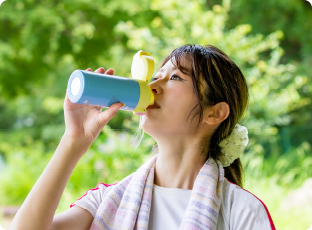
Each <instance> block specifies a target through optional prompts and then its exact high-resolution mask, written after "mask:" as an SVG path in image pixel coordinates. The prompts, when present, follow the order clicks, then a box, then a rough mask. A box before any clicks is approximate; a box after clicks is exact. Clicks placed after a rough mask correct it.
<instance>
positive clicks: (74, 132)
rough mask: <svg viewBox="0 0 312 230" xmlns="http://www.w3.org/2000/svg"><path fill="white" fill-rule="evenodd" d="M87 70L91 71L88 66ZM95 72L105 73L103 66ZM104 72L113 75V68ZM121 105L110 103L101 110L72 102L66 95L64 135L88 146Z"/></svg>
mask: <svg viewBox="0 0 312 230" xmlns="http://www.w3.org/2000/svg"><path fill="white" fill-rule="evenodd" d="M87 71H92V70H91V68H88V69H87ZM95 72H96V73H105V69H104V68H103V67H100V68H98V69H97V70H96V71H95ZM106 74H110V75H113V74H114V70H113V69H108V70H107V71H106ZM121 107H123V103H115V104H112V105H111V106H110V107H109V108H108V109H106V110H105V111H103V112H102V108H103V107H101V106H92V105H88V104H87V105H83V104H77V103H72V102H71V101H70V100H69V98H68V95H67V89H66V96H65V101H64V117H65V126H66V128H65V135H67V136H68V137H70V138H73V139H74V140H73V141H77V142H78V143H79V144H83V145H86V147H90V145H91V144H92V143H93V141H94V140H95V139H96V138H97V137H98V136H99V134H100V132H101V131H102V129H103V128H104V126H105V125H106V124H107V123H108V122H109V120H110V119H112V118H113V117H114V116H115V115H116V114H117V112H118V110H119V109H120V108H121Z"/></svg>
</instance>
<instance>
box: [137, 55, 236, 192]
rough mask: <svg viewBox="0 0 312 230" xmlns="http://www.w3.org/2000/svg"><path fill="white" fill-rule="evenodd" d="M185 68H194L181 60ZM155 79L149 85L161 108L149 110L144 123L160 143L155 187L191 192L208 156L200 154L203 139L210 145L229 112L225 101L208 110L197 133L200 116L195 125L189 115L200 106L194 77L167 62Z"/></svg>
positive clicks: (195, 119)
mask: <svg viewBox="0 0 312 230" xmlns="http://www.w3.org/2000/svg"><path fill="white" fill-rule="evenodd" d="M182 65H183V66H184V67H186V68H187V69H190V67H191V65H190V63H189V61H188V60H187V59H186V58H184V59H182ZM174 75H177V76H174ZM179 77H180V78H181V79H180V78H179ZM155 78H157V79H154V80H153V81H152V82H151V83H150V85H149V86H150V88H151V90H152V92H153V94H154V99H155V101H156V103H157V104H158V105H159V106H160V108H158V109H147V112H146V115H145V116H142V120H141V125H142V128H143V130H144V132H146V133H147V134H149V135H150V136H152V137H153V138H154V139H155V141H156V142H157V144H158V149H159V152H158V157H157V160H156V166H155V175H154V184H156V185H158V186H161V187H166V188H181V189H187V190H192V189H193V185H194V182H195V179H196V177H197V175H198V173H199V171H200V169H201V168H202V166H203V165H204V163H205V161H206V156H202V157H200V154H201V151H200V148H198V147H197V145H198V144H199V143H200V138H202V137H206V138H207V139H208V142H209V140H210V138H211V136H212V134H213V132H214V131H215V130H216V129H217V128H218V126H219V125H220V123H221V122H222V121H223V120H225V119H226V118H227V117H228V115H229V113H230V109H229V106H228V104H227V103H225V102H220V103H218V104H216V105H214V106H213V107H210V108H205V109H204V114H203V115H204V117H203V121H202V123H201V124H200V126H199V129H198V131H197V133H196V125H197V123H198V120H199V115H197V116H196V117H195V118H194V119H193V121H192V122H191V118H192V116H193V114H192V115H191V116H190V118H189V119H188V120H187V115H188V114H189V113H190V111H191V110H192V109H193V108H194V106H195V105H197V104H198V100H197V97H196V94H195V92H194V89H193V83H192V79H191V76H189V75H186V74H183V73H182V72H181V71H180V70H179V69H178V68H176V67H175V66H174V65H173V63H172V62H171V61H168V62H167V63H166V64H165V65H164V66H163V67H162V68H161V69H160V70H159V71H158V72H157V74H156V75H155Z"/></svg>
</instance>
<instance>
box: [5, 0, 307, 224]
mask: <svg viewBox="0 0 312 230" xmlns="http://www.w3.org/2000/svg"><path fill="white" fill-rule="evenodd" d="M311 22H312V7H311V5H310V3H309V2H307V1H305V0H287V1H285V0H275V1H266V2H265V4H264V2H263V0H253V1H249V0H236V1H230V0H223V1H222V0H196V1H191V0H166V1H161V0H149V1H148V0H127V1H121V0H97V1H91V0H70V1H69V0H63V1H47V0H42V1H35V0H24V1H17V0H7V1H5V2H3V3H2V5H1V7H0V207H1V209H0V210H1V213H0V225H1V226H2V227H5V228H8V226H9V223H10V220H11V219H12V218H13V216H14V214H15V213H16V210H17V209H18V207H19V206H21V204H22V203H23V201H24V200H25V198H26V196H27V195H28V193H29V192H30V190H31V188H32V187H33V185H34V184H35V182H36V180H37V179H38V178H39V176H40V175H41V173H42V171H43V170H44V168H45V166H46V165H47V163H48V162H49V160H50V159H51V157H52V155H53V153H54V151H55V150H56V148H57V146H58V144H59V142H60V139H61V137H62V135H63V133H64V130H65V125H64V112H63V102H64V98H65V92H66V88H67V81H68V79H69V76H70V74H71V73H72V72H73V71H74V70H75V69H83V70H84V69H87V68H92V70H93V71H95V70H96V69H97V68H99V67H104V68H105V69H108V68H114V69H115V75H117V76H124V77H131V74H130V70H131V63H132V58H133V55H134V54H135V53H136V52H137V51H138V50H144V51H148V52H150V53H151V56H153V57H154V59H155V64H156V68H155V72H156V70H157V68H158V67H159V64H160V61H161V60H162V58H163V57H165V56H166V55H168V54H169V53H170V51H171V50H172V49H174V48H176V47H178V46H180V45H183V44H187V43H197V44H200V45H206V44H211V45H214V46H216V47H218V48H219V49H221V50H222V51H224V52H225V53H226V54H227V55H228V56H229V57H230V58H231V59H232V60H233V61H234V62H235V63H236V64H237V65H238V66H239V67H240V68H241V70H242V72H243V74H244V75H245V77H246V79H247V81H248V84H249V87H250V93H251V95H250V96H251V101H250V106H249V109H248V111H247V112H246V115H245V116H244V118H243V119H242V121H241V122H240V124H241V125H244V126H246V127H247V128H248V132H249V138H250V141H249V144H248V146H247V148H246V151H245V154H244V156H242V158H241V159H242V161H243V164H244V168H245V184H244V188H245V189H247V190H249V191H250V192H252V193H253V194H255V195H256V196H257V197H258V198H260V199H261V200H262V201H263V202H264V203H265V204H266V206H267V208H268V210H269V212H270V214H271V216H272V219H273V222H274V224H275V226H276V228H277V229H296V230H299V229H308V228H309V227H310V226H311V224H312V179H311V178H312V171H311V168H312V150H311V143H312V135H311V128H312V116H311V114H312V104H311V96H312V73H311V66H312V33H311V29H312V24H311ZM138 125H139V117H137V116H134V115H133V113H132V112H129V111H119V112H118V114H117V115H116V116H115V117H114V118H113V119H112V120H110V122H109V123H108V125H106V126H105V128H104V129H103V132H102V133H101V134H100V136H99V137H98V138H97V139H96V141H95V142H94V143H93V144H92V146H91V147H90V149H89V150H88V152H87V153H86V154H85V155H84V156H83V157H82V159H81V160H80V161H79V163H78V165H77V167H76V168H75V169H74V172H73V174H72V176H71V178H70V180H69V182H68V184H67V186H66V189H65V191H64V194H63V196H62V199H61V202H60V205H59V207H58V209H57V211H56V214H57V213H60V212H63V211H65V210H66V209H68V208H69V205H70V204H71V203H72V202H74V201H75V200H76V199H78V198H80V197H81V196H82V195H84V194H85V192H86V191H87V190H88V189H91V188H95V187H96V184H97V183H100V182H103V183H107V184H111V183H115V182H118V181H120V180H121V179H123V178H124V177H126V176H127V175H129V174H130V173H132V172H135V171H136V169H137V168H139V167H140V166H141V165H142V164H143V162H145V161H146V160H147V159H148V158H149V157H150V156H151V152H152V150H153V145H154V144H155V141H154V140H153V139H152V138H151V137H150V136H149V135H147V134H144V135H143V136H142V140H141V135H142V133H141V132H139V131H138ZM140 140H141V142H140Z"/></svg>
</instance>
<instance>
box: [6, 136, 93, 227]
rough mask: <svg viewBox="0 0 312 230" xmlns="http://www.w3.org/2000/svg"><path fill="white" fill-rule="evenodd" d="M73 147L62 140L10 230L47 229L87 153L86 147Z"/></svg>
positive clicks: (70, 140) (65, 140)
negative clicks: (70, 179)
mask: <svg viewBox="0 0 312 230" xmlns="http://www.w3.org/2000/svg"><path fill="white" fill-rule="evenodd" d="M77 143H79V142H77V141H74V140H73V139H72V138H70V137H67V136H66V135H64V136H63V137H62V139H61V141H60V143H59V145H58V147H57V149H56V151H55V153H54V155H53V156H52V158H51V160H50V162H49V163H48V165H47V167H46V168H45V169H44V171H43V173H42V174H41V176H40V177H39V179H38V180H37V182H36V184H35V185H34V187H33V188H32V190H31V191H30V193H29V194H28V196H27V198H26V199H25V201H24V203H23V204H22V206H21V208H20V209H19V210H18V212H17V213H16V215H15V217H14V219H13V221H12V223H11V225H10V228H9V229H10V230H37V229H38V230H45V229H46V230H49V229H51V225H52V220H53V217H54V214H55V210H56V209H57V207H58V205H59V202H60V199H61V196H62V194H63V192H64V189H65V186H66V184H67V182H68V180H69V177H70V175H71V173H72V171H73V169H74V168H75V166H76V164H77V163H78V161H79V159H80V158H81V156H83V154H84V153H85V152H86V151H87V149H86V147H85V146H86V145H79V144H77ZM81 146H84V147H81ZM33 167H36V166H33ZM90 215H91V214H90Z"/></svg>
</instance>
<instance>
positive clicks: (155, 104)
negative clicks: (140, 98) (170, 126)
mask: <svg viewBox="0 0 312 230" xmlns="http://www.w3.org/2000/svg"><path fill="white" fill-rule="evenodd" d="M159 108H160V107H159V105H157V103H156V102H154V105H150V106H148V107H147V108H146V109H159Z"/></svg>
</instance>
